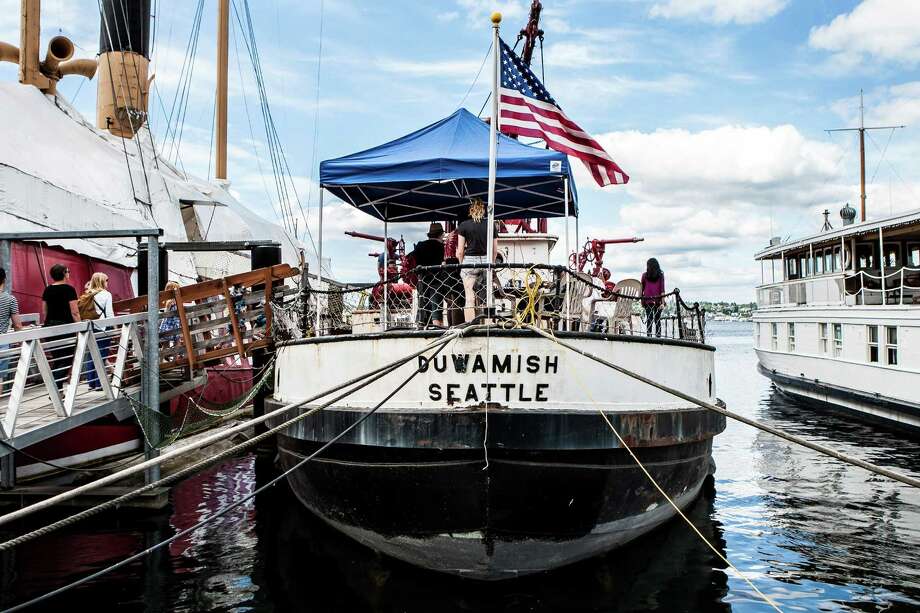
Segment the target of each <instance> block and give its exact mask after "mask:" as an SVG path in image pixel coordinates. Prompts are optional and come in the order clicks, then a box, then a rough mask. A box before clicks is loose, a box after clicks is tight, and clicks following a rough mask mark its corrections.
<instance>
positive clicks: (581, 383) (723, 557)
mask: <svg viewBox="0 0 920 613" xmlns="http://www.w3.org/2000/svg"><path fill="white" fill-rule="evenodd" d="M549 336H550V337H551V338H552V339H553V340H554V342H558V339H557V338H556V337H555V336H553V335H551V334H550V335H549ZM559 344H562V343H559ZM572 374H574V375H575V380H576V382H577V383H578V386H579V387H580V388H581V389H582V390H583V391H584V392H585V394H587V396H588V399H589V400H590V401H591V403H592V404H594V405H596V406H598V409H597V412H598V413H600V416H601V417H602V418H603V419H604V422H606V424H607V426H608V427H609V428H610V430H611V431H612V432H613V435H614V436H615V437H616V438H617V440H618V441H619V442H620V446H621V447H622V448H623V449H625V450H626V452H627V453H628V454H629V456H630V457H631V458H632V459H633V461H634V462H635V463H636V466H638V467H639V470H641V471H642V473H643V474H644V475H645V476H646V477H647V478H648V480H649V482H650V483H651V484H652V485H653V486H654V487H655V489H656V490H658V493H659V494H661V496H662V497H663V498H664V499H665V500H667V501H668V504H669V505H671V507H672V508H673V509H674V511H675V512H676V513H677V514H678V515H679V516H680V518H681V519H683V520H684V522H686V524H687V525H688V526H690V529H691V530H693V532H695V533H696V535H697V536H698V537H700V539H701V540H702V541H703V542H704V543H705V544H706V546H707V547H709V549H710V550H711V551H712V552H713V553H714V554H716V556H718V558H719V559H720V560H722V561H723V562H725V564H726V565H727V566H728V567H729V568H731V569H732V570H733V571H735V574H736V575H737V576H739V577H741V579H742V580H743V581H744V582H745V583H747V584H748V585H749V586H751V589H752V590H754V592H755V593H756V594H757V595H758V596H760V597H761V598H762V599H763V601H764V602H766V603H767V604H768V605H770V606H771V607H773V609H775V610H776V611H780V613H782V609H780V608H779V606H778V605H777V604H776V603H775V602H773V600H772V599H771V598H770V597H769V596H767V595H766V594H764V593H763V592H762V591H760V589H759V588H758V587H757V586H756V585H754V582H753V581H751V579H750V578H749V577H748V576H747V575H746V574H744V573H743V572H741V571H740V570H739V569H738V567H737V566H735V565H734V564H732V563H731V561H730V560H729V559H728V557H727V556H726V555H724V554H723V553H722V552H721V551H719V550H718V549H717V548H716V546H715V545H713V544H712V543H711V542H710V541H709V539H707V538H706V536H705V535H704V534H703V533H702V532H700V529H699V528H697V527H696V525H695V524H694V523H693V522H692V521H690V518H689V517H687V515H686V514H685V513H684V512H683V510H681V508H680V507H679V506H678V505H677V503H676V502H674V500H673V499H672V498H671V497H670V496H668V494H667V492H665V491H664V488H662V487H661V485H660V484H659V483H658V481H657V480H656V479H655V478H654V477H652V474H651V473H650V472H649V471H648V469H647V468H645V465H644V464H642V461H641V460H639V457H638V456H637V455H636V454H635V453H634V452H633V450H632V448H630V446H629V445H627V444H626V441H625V440H624V439H623V437H622V436H620V433H619V431H618V430H617V429H616V427H615V426H614V425H613V423H612V422H611V421H610V419H609V418H608V417H607V414H606V413H604V410H603V409H601V408H600V404H599V403H598V402H597V401H596V400H595V399H594V395H593V394H592V393H591V389H590V388H589V387H588V386H587V385H585V382H584V381H583V380H582V378H581V374H579V372H578V369H577V368H573V369H572Z"/></svg>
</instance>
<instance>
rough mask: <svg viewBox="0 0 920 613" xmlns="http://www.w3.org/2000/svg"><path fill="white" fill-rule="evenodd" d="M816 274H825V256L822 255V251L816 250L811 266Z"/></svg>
mask: <svg viewBox="0 0 920 613" xmlns="http://www.w3.org/2000/svg"><path fill="white" fill-rule="evenodd" d="M811 269H812V270H813V271H814V273H815V274H816V275H823V274H824V257H823V256H822V255H821V251H815V257H814V264H812V268H811Z"/></svg>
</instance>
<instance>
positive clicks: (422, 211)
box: [316, 24, 579, 333]
mask: <svg viewBox="0 0 920 613" xmlns="http://www.w3.org/2000/svg"><path fill="white" fill-rule="evenodd" d="M495 26H496V28H495V30H494V31H493V32H494V33H495V35H497V24H495ZM496 70H497V66H496ZM493 78H494V77H493ZM494 114H495V113H493V115H494ZM496 128H497V126H496V125H493V123H492V122H490V124H489V125H486V123H485V122H483V121H482V120H480V119H479V118H478V117H476V116H474V115H473V114H472V113H470V112H469V111H467V110H466V109H459V110H458V111H456V112H454V113H453V114H452V115H450V116H449V117H446V118H444V119H442V120H440V121H438V122H436V123H433V124H431V125H429V126H426V127H424V128H422V129H420V130H417V131H415V132H412V133H411V134H408V135H405V136H403V137H401V138H398V139H396V140H393V141H390V142H388V143H384V144H382V145H379V146H377V147H373V148H371V149H367V150H365V151H361V152H358V153H354V154H351V155H348V156H344V157H340V158H336V159H333V160H325V161H323V162H322V163H321V164H320V173H319V174H320V181H319V184H320V199H319V206H320V211H319V219H320V224H322V219H323V210H322V208H323V203H324V199H323V197H322V194H323V192H325V191H328V192H329V193H330V194H331V195H333V196H336V197H338V198H339V199H340V200H342V201H343V202H345V203H347V204H349V205H350V206H353V207H354V208H356V209H358V210H360V211H363V212H365V213H367V214H368V215H371V216H372V217H375V218H377V219H379V220H381V221H382V222H383V226H384V228H383V229H384V250H383V253H384V255H383V260H384V270H383V282H384V285H386V284H387V283H388V282H389V281H390V280H391V279H390V275H389V249H388V248H387V245H388V242H389V238H390V236H389V224H390V223H394V222H401V223H411V222H434V221H461V220H463V219H465V218H466V216H467V212H468V210H469V205H470V202H471V201H472V200H473V199H477V198H479V199H482V200H484V201H486V203H487V207H488V208H487V211H488V215H489V221H490V222H493V221H494V220H501V219H515V218H521V217H527V218H548V217H565V218H566V224H565V232H566V240H565V243H566V248H567V249H568V243H569V222H568V218H569V217H570V216H575V217H576V219H577V217H578V213H579V211H578V196H577V194H576V192H575V182H574V177H573V174H572V168H571V165H570V164H569V159H568V157H567V156H566V155H565V154H564V153H560V152H558V151H553V150H549V149H541V148H537V147H533V146H530V145H524V144H522V143H520V142H518V141H516V140H513V139H511V138H509V137H507V136H504V135H502V134H500V132H499V131H498V130H497V129H496ZM488 227H489V230H490V232H489V239H490V240H488V241H487V242H488V253H487V256H489V257H493V256H494V254H493V253H492V240H491V238H492V228H493V223H489V224H488ZM576 228H577V222H576ZM576 236H577V230H576ZM576 241H577V239H576ZM318 243H319V253H322V248H323V233H322V226H320V231H319V236H318ZM566 258H568V254H566ZM486 284H487V285H488V286H491V274H488V275H487V278H486ZM388 294H389V292H388V291H387V288H386V287H384V291H383V296H382V301H381V324H382V327H383V329H384V330H385V329H386V327H387V320H388V311H389V308H390V304H389V296H388ZM492 305H493V300H492V298H491V291H489V289H487V305H486V307H487V309H489V310H490V311H491V307H492ZM321 317H322V316H321V306H318V308H317V313H316V322H317V333H319V330H320V328H321Z"/></svg>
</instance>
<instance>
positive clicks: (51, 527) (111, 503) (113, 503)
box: [0, 334, 459, 551]
mask: <svg viewBox="0 0 920 613" xmlns="http://www.w3.org/2000/svg"><path fill="white" fill-rule="evenodd" d="M458 336H459V335H457V334H453V335H448V336H446V337H444V338H443V339H441V340H440V341H439V343H438V344H437V345H435V347H437V349H438V351H440V350H441V349H443V348H444V346H446V345H447V344H448V343H450V342H451V341H453V340H455V339H456V338H457V337H458ZM411 360H412V358H411V357H410V358H406V360H405V361H403V362H401V363H399V364H397V365H394V366H392V367H390V368H389V369H387V370H385V371H383V372H380V373H377V374H376V375H374V376H373V377H372V378H370V379H367V380H366V381H363V382H361V384H360V385H356V386H355V387H354V388H352V389H350V390H348V391H347V392H345V393H343V394H340V395H339V396H337V397H335V398H333V399H332V400H329V401H328V402H325V403H323V404H321V405H319V406H316V407H313V408H312V409H310V410H308V411H306V412H304V413H302V414H301V415H298V416H296V417H294V418H292V419H289V420H288V421H286V422H284V423H282V424H280V425H278V426H275V427H274V428H271V429H269V430H267V431H265V432H263V433H261V434H259V435H257V436H254V437H252V438H250V439H247V440H246V441H244V442H242V443H239V444H237V445H234V446H233V447H230V448H228V449H226V450H224V451H222V452H220V453H219V454H217V455H215V456H211V457H208V458H205V459H203V460H201V461H199V462H196V463H195V464H192V465H190V466H187V467H185V468H183V469H181V470H179V471H177V472H175V473H173V474H171V475H169V476H167V477H163V478H162V479H160V480H158V481H154V482H153V483H148V484H147V485H145V486H143V487H140V488H138V489H136V490H133V491H131V492H128V493H126V494H123V495H121V496H119V497H117V498H113V499H111V500H107V501H105V502H101V503H99V504H97V505H96V506H93V507H90V508H88V509H85V510H83V511H80V512H79V513H75V514H73V515H70V516H68V517H65V518H64V519H61V520H59V521H56V522H53V523H51V524H48V525H47V526H43V527H41V528H38V529H36V530H33V531H31V532H27V533H25V534H23V535H21V536H18V537H16V538H12V539H10V540H8V541H5V542H3V543H0V551H6V550H8V549H12V548H14V547H16V546H18V545H21V544H23V543H26V542H28V541H31V540H33V539H36V538H38V537H40V536H44V535H46V534H50V533H51V532H54V531H56V530H60V529H61V528H65V527H67V526H70V525H73V524H75V523H77V522H78V521H81V520H83V519H86V518H87V517H92V516H93V515H98V514H99V513H102V512H103V511H106V510H108V509H111V508H116V507H118V506H119V505H121V504H123V503H125V502H127V501H129V500H131V499H132V498H137V497H138V496H140V495H141V494H144V493H145V492H149V491H151V490H153V489H156V488H158V487H164V486H166V485H169V484H170V483H172V482H174V481H177V480H179V479H181V478H183V477H185V476H187V475H190V474H194V473H196V472H198V471H200V470H203V469H205V468H207V467H208V466H211V465H213V464H216V463H218V462H220V461H222V460H225V459H227V458H229V457H231V456H234V455H236V454H238V453H239V452H241V451H243V450H244V449H246V448H248V447H252V446H254V445H257V444H259V443H260V442H262V441H264V440H266V439H268V438H270V437H272V436H274V435H275V434H277V433H278V432H281V431H282V430H284V429H286V428H288V427H289V426H292V425H294V424H295V423H297V422H299V421H302V420H304V419H306V418H307V417H309V416H310V415H313V414H314V413H317V412H319V411H322V410H323V409H326V408H328V407H329V406H330V405H332V404H334V403H336V402H339V401H340V400H342V399H343V398H346V397H348V396H349V395H351V394H353V393H355V392H356V391H358V390H360V389H361V388H363V387H365V386H366V385H368V384H370V383H373V382H374V381H377V380H378V379H380V378H382V377H385V376H386V375H388V374H390V373H391V372H393V371H394V370H396V369H397V368H401V367H402V366H403V365H405V364H407V363H408V362H409V361H411Z"/></svg>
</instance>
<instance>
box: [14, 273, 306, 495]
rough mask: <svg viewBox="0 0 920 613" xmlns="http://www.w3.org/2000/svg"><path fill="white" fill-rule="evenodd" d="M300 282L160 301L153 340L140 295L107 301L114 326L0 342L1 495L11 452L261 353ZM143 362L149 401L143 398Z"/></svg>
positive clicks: (192, 384)
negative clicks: (151, 381)
mask: <svg viewBox="0 0 920 613" xmlns="http://www.w3.org/2000/svg"><path fill="white" fill-rule="evenodd" d="M300 274H301V273H300V271H299V270H298V269H297V268H292V267H291V266H289V265H287V264H280V265H276V266H270V267H266V268H261V269H257V270H252V271H247V272H243V273H239V274H235V275H230V276H228V277H224V278H222V279H215V280H209V281H205V282H202V283H196V284H194V285H187V286H184V287H180V288H178V289H175V290H170V291H163V292H160V293H159V295H158V296H157V297H156V304H157V306H158V308H157V311H156V317H155V319H153V320H152V321H154V322H155V323H154V327H153V332H152V333H151V332H150V330H151V328H150V322H151V319H150V313H149V312H148V311H149V309H148V307H149V297H148V296H146V295H145V296H139V297H137V298H133V299H130V300H123V301H119V302H115V304H114V309H113V310H114V312H115V313H116V314H117V315H116V316H115V317H111V318H107V319H96V320H90V321H82V322H79V323H74V324H67V325H62V326H53V327H48V328H45V327H32V328H27V329H24V330H21V331H18V332H9V333H7V334H0V366H2V365H3V364H4V363H6V367H5V368H2V369H0V443H2V444H0V461H2V465H0V466H2V470H0V486H3V487H12V486H13V485H14V484H15V461H13V458H14V454H15V453H16V450H22V449H25V448H27V447H29V446H30V445H34V444H36V443H39V442H42V441H45V440H48V439H50V438H52V437H54V436H56V435H59V434H61V433H63V432H66V431H68V430H71V429H73V428H76V427H79V426H81V425H84V424H87V423H90V422H92V421H94V420H97V419H99V418H102V417H105V416H108V415H114V416H115V418H116V419H118V420H119V421H123V420H126V419H134V418H135V417H140V416H139V415H138V410H139V409H142V410H143V409H146V410H148V411H149V410H151V409H152V410H157V409H158V408H159V405H160V404H161V403H164V402H167V401H169V400H170V399H172V398H175V397H177V396H179V395H182V394H184V393H187V392H189V391H191V390H193V389H195V388H198V387H200V386H202V385H204V384H205V383H206V382H207V367H209V366H213V365H215V364H220V363H226V362H230V361H236V362H237V363H243V361H244V360H246V359H247V358H251V357H252V356H253V355H254V354H255V353H256V352H258V351H266V350H269V349H270V346H271V345H272V339H273V336H272V329H273V321H274V320H275V319H276V317H275V314H274V309H275V308H276V307H277V306H283V305H284V304H285V303H293V302H294V301H296V300H297V298H298V296H297V295H296V294H297V293H298V292H299V291H300V290H299V289H298V288H297V287H294V286H291V285H285V284H284V281H285V280H286V279H289V278H292V277H295V276H299V275H300ZM170 318H171V319H172V321H171V322H170V323H171V324H172V325H166V326H164V325H163V322H164V320H169V319H170ZM26 319H27V320H31V321H35V320H36V319H37V317H32V316H26ZM151 337H152V338H155V339H156V343H155V351H154V352H152V353H151V352H150V351H148V344H147V341H148V339H149V338H151ZM150 355H154V356H156V358H155V359H156V360H157V368H156V374H157V382H158V383H157V392H158V393H157V395H156V396H155V398H156V399H155V400H153V401H152V402H150V401H146V400H145V399H144V398H143V395H142V391H143V385H144V379H145V373H147V372H148V364H149V363H150V359H149V357H148V356H150ZM90 382H92V383H94V384H95V383H96V382H98V387H97V385H94V386H93V388H91V387H90V385H89V384H90ZM151 397H152V398H153V397H154V396H153V395H151ZM151 405H153V406H151ZM147 434H148V433H147V432H145V435H147ZM148 438H149V437H148Z"/></svg>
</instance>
